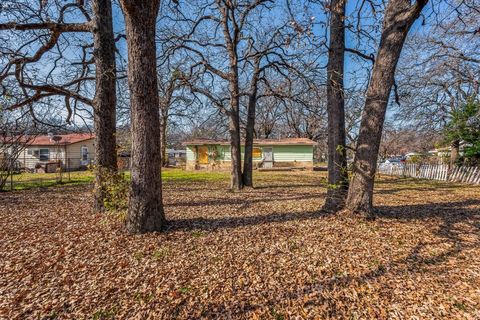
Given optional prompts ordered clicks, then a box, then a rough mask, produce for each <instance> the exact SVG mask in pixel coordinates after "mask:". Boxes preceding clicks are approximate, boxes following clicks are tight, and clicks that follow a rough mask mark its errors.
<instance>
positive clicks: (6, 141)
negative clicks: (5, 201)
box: [0, 109, 37, 191]
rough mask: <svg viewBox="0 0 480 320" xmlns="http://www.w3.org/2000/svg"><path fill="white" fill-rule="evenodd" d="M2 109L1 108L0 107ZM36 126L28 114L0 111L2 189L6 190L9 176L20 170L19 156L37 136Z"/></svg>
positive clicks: (0, 181) (0, 177)
mask: <svg viewBox="0 0 480 320" xmlns="http://www.w3.org/2000/svg"><path fill="white" fill-rule="evenodd" d="M0 110H1V109H0ZM36 133H37V130H36V128H35V127H34V125H33V124H32V122H31V119H30V117H28V114H27V115H25V114H17V115H15V114H14V113H13V112H8V111H6V110H1V113H0V191H1V190H5V185H6V183H7V181H8V178H9V177H11V175H12V174H14V172H15V171H16V170H20V169H21V168H20V165H19V164H18V158H19V156H20V155H21V154H22V152H23V151H24V150H25V147H26V146H27V145H28V143H29V142H30V141H31V140H32V139H33V138H35V134H36Z"/></svg>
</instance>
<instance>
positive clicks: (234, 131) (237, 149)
mask: <svg viewBox="0 0 480 320" xmlns="http://www.w3.org/2000/svg"><path fill="white" fill-rule="evenodd" d="M239 118H240V114H239V109H238V101H237V107H233V104H232V110H231V114H230V123H229V131H230V154H231V183H230V188H231V189H232V190H236V191H238V190H241V189H243V181H242V158H241V143H240V121H239Z"/></svg>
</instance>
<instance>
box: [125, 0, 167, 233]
mask: <svg viewBox="0 0 480 320" xmlns="http://www.w3.org/2000/svg"><path fill="white" fill-rule="evenodd" d="M120 3H121V5H122V9H123V13H124V15H125V24H126V33H127V45H128V85H129V88H130V108H131V122H132V126H131V130H132V132H131V134H132V173H131V175H132V182H131V187H130V201H129V207H128V216H127V222H126V226H127V230H128V231H129V232H130V233H145V232H151V231H160V230H161V228H162V226H163V224H164V222H165V216H164V211H163V204H162V181H161V154H160V132H159V130H158V128H159V127H160V121H159V112H158V105H159V99H158V91H157V90H158V87H157V66H156V50H155V21H156V17H157V14H158V10H159V5H160V1H159V0H151V1H142V0H121V1H120Z"/></svg>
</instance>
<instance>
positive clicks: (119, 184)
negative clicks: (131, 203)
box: [96, 170, 130, 211]
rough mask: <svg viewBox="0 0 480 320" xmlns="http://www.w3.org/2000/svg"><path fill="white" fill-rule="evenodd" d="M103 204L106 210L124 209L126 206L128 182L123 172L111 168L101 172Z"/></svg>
mask: <svg viewBox="0 0 480 320" xmlns="http://www.w3.org/2000/svg"><path fill="white" fill-rule="evenodd" d="M102 177H103V179H102V180H103V183H102V185H101V186H96V187H97V188H98V187H100V188H102V189H103V193H104V199H103V206H104V207H105V209H106V210H108V211H124V210H126V209H127V208H128V192H129V185H130V184H129V183H128V181H127V180H126V179H125V176H124V174H123V173H118V172H115V171H112V170H104V172H102Z"/></svg>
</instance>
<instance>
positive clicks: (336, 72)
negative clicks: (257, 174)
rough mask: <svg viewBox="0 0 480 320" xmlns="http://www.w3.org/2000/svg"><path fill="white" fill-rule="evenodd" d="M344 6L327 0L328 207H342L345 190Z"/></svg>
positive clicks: (330, 209)
mask: <svg viewBox="0 0 480 320" xmlns="http://www.w3.org/2000/svg"><path fill="white" fill-rule="evenodd" d="M345 6H346V0H333V1H332V2H331V3H330V10H331V13H330V47H329V51H328V66H327V109H328V187H327V198H326V201H325V204H324V209H325V210H329V211H338V210H340V209H341V208H343V205H344V204H345V199H346V197H347V191H348V172H347V152H346V141H345V98H344V86H343V69H344V59H345V25H344V19H345Z"/></svg>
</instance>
